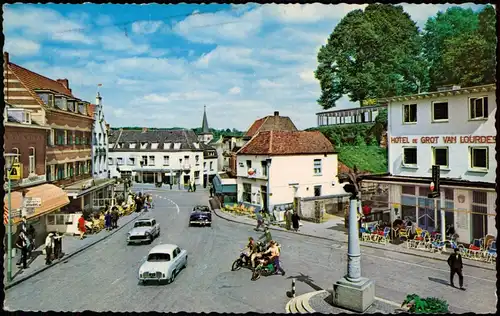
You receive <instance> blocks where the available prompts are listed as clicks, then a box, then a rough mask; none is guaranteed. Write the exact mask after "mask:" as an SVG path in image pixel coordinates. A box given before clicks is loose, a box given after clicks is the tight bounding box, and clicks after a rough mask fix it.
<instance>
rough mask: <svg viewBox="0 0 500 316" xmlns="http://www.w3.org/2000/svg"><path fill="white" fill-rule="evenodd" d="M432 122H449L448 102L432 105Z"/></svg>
mask: <svg viewBox="0 0 500 316" xmlns="http://www.w3.org/2000/svg"><path fill="white" fill-rule="evenodd" d="M432 120H433V121H447V120H448V102H447V101H438V102H433V103H432Z"/></svg>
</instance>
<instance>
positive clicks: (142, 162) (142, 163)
mask: <svg viewBox="0 0 500 316" xmlns="http://www.w3.org/2000/svg"><path fill="white" fill-rule="evenodd" d="M139 164H140V165H141V183H144V173H143V172H142V168H143V167H144V161H142V160H141V161H139Z"/></svg>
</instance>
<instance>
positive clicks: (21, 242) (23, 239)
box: [16, 231, 28, 269]
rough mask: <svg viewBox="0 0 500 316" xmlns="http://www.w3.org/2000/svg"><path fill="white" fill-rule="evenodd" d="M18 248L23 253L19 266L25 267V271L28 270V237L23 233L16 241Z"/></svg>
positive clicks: (20, 233)
mask: <svg viewBox="0 0 500 316" xmlns="http://www.w3.org/2000/svg"><path fill="white" fill-rule="evenodd" d="M16 248H17V249H19V250H20V251H21V256H20V257H19V261H18V262H17V265H21V264H22V265H23V269H27V268H28V263H27V261H28V236H27V235H26V234H25V233H24V232H23V231H21V232H19V235H17V239H16Z"/></svg>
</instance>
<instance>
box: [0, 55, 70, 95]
mask: <svg viewBox="0 0 500 316" xmlns="http://www.w3.org/2000/svg"><path fill="white" fill-rule="evenodd" d="M9 70H10V71H12V73H13V74H14V75H15V76H16V77H17V78H18V79H19V80H20V81H21V82H22V83H23V84H24V85H25V86H26V88H28V89H30V92H31V93H33V90H35V89H48V90H52V91H55V92H57V93H60V94H63V95H65V96H68V97H72V98H75V96H74V95H73V94H72V93H71V90H70V89H68V88H66V87H65V86H64V85H62V84H61V83H59V82H57V81H56V80H52V79H49V78H47V77H44V76H42V75H40V74H37V73H36V72H33V71H31V70H28V69H26V68H23V67H21V66H19V65H16V64H14V63H11V62H9ZM35 95H36V94H35ZM36 99H37V100H38V101H39V102H40V104H43V103H41V102H42V101H41V100H39V98H38V97H36Z"/></svg>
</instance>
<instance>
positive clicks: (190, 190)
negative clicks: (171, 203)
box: [188, 182, 193, 192]
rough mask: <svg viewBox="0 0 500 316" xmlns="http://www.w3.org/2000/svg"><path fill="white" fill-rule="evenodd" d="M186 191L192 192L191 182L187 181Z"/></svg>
mask: <svg viewBox="0 0 500 316" xmlns="http://www.w3.org/2000/svg"><path fill="white" fill-rule="evenodd" d="M188 192H193V187H192V186H191V182H189V185H188Z"/></svg>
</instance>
